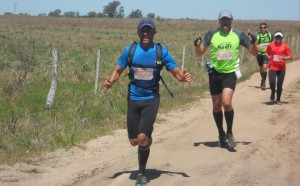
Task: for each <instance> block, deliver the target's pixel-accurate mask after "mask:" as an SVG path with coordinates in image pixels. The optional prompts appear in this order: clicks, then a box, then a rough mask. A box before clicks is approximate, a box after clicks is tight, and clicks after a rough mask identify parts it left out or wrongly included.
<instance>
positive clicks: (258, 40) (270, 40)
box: [257, 32, 273, 44]
mask: <svg viewBox="0 0 300 186" xmlns="http://www.w3.org/2000/svg"><path fill="white" fill-rule="evenodd" d="M267 36H268V39H269V42H270V43H271V42H272V39H273V38H272V34H271V33H270V32H267ZM257 37H258V39H257V43H258V44H260V41H261V33H259V34H258V35H257Z"/></svg>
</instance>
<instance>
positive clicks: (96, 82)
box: [94, 49, 101, 94]
mask: <svg viewBox="0 0 300 186" xmlns="http://www.w3.org/2000/svg"><path fill="white" fill-rule="evenodd" d="M100 54H101V53H100V49H99V50H98V54H97V63H96V78H95V90H94V93H95V94H96V93H97V91H98V85H99V75H100V74H99V68H100V57H101V55H100Z"/></svg>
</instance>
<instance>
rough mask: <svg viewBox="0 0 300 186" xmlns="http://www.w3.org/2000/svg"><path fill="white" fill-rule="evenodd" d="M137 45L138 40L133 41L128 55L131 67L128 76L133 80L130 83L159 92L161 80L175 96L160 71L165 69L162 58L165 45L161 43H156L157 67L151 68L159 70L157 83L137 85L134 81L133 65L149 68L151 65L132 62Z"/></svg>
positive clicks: (156, 78)
mask: <svg viewBox="0 0 300 186" xmlns="http://www.w3.org/2000/svg"><path fill="white" fill-rule="evenodd" d="M137 45H138V42H136V41H135V42H133V43H132V44H131V45H130V48H129V53H128V57H127V65H128V67H129V73H128V76H129V79H130V80H131V81H130V83H132V84H134V85H135V86H136V87H141V88H145V89H152V90H154V92H155V93H158V92H159V81H160V80H161V81H162V83H163V84H164V86H165V88H166V89H167V91H168V92H169V94H170V95H171V97H174V96H173V93H172V92H171V91H170V90H169V88H168V87H167V85H166V84H165V82H164V80H163V78H162V77H161V75H160V71H161V70H162V69H163V63H162V61H161V60H162V53H163V46H162V44H160V43H155V45H156V60H155V67H150V68H154V69H157V71H158V73H157V76H156V77H154V78H155V80H156V81H155V83H154V84H153V85H150V86H140V85H137V84H136V83H134V75H133V72H132V71H131V67H132V66H133V67H142V68H149V67H147V66H143V65H138V66H136V65H133V64H132V61H133V57H134V53H135V50H136V47H137Z"/></svg>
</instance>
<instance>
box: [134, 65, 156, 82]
mask: <svg viewBox="0 0 300 186" xmlns="http://www.w3.org/2000/svg"><path fill="white" fill-rule="evenodd" d="M133 72H134V73H133V74H134V78H135V79H137V80H152V79H153V68H134V71H133Z"/></svg>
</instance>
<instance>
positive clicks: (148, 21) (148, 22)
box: [138, 17, 156, 30]
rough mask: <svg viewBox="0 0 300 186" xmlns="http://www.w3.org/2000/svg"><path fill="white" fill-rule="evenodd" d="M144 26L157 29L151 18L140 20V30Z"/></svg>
mask: <svg viewBox="0 0 300 186" xmlns="http://www.w3.org/2000/svg"><path fill="white" fill-rule="evenodd" d="M144 26H149V27H150V28H152V29H153V30H155V29H156V27H155V24H154V22H153V20H152V19H151V18H148V17H147V18H143V19H141V20H140V22H139V25H138V30H141V29H142V28H143V27H144Z"/></svg>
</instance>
